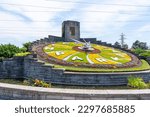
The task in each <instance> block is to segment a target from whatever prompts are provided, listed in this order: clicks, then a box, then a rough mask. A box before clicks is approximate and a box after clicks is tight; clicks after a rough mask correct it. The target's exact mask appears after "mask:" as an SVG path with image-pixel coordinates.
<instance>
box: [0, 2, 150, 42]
mask: <svg viewBox="0 0 150 117" xmlns="http://www.w3.org/2000/svg"><path fill="white" fill-rule="evenodd" d="M72 1H73V0H72ZM78 1H83V0H78ZM73 2H75V1H73ZM85 2H97V3H101V4H133V5H146V4H149V5H150V1H149V0H142V1H141V0H132V1H131V0H121V1H120V0H112V1H111V2H110V0H105V1H104V0H103V1H99V0H97V1H89V0H88V1H85ZM0 3H12V4H14V5H6V4H0V7H3V8H5V9H6V10H8V11H10V12H9V13H8V12H7V13H6V12H4V11H1V10H0V16H1V17H0V20H17V22H16V21H0V34H1V37H0V43H2V42H3V43H5V42H6V43H7V42H8V41H9V40H10V39H9V38H12V39H13V40H15V41H17V44H19V43H20V44H21V43H23V42H25V41H32V40H36V39H38V38H43V37H46V36H47V35H49V34H51V35H59V36H60V35H61V21H63V20H68V19H70V20H79V21H81V31H83V33H82V32H81V33H82V36H85V37H98V38H99V37H102V40H104V41H109V42H114V41H117V40H118V38H119V35H120V33H121V32H122V31H125V32H127V33H131V32H130V31H128V30H129V29H130V28H131V30H133V29H134V27H135V26H136V25H137V23H135V22H133V23H132V22H128V21H131V20H138V19H140V20H145V18H144V17H143V18H142V17H141V16H140V15H129V14H130V13H136V14H140V13H141V14H144V12H147V11H148V10H149V9H148V7H136V6H132V7H131V6H121V5H112V6H111V5H98V4H75V3H65V2H55V1H46V0H11V2H10V0H0ZM15 4H21V5H32V6H43V7H29V6H21V5H20V6H16V5H15ZM44 7H45V8H44ZM54 8H59V9H54ZM61 8H64V9H61ZM64 10H65V11H66V10H68V11H71V12H64ZM27 11H28V12H27ZM31 11H35V12H31ZM36 11H57V12H36ZM86 11H110V12H114V13H104V12H86ZM11 12H12V13H11ZM15 13H18V15H15ZM120 13H129V14H120ZM26 19H31V21H26ZM18 20H21V21H18ZM32 21H33V22H32ZM35 21H52V22H35ZM84 21H85V22H84ZM86 21H87V22H86ZM89 21H91V22H89ZM92 21H93V22H92ZM116 21H122V22H116ZM147 25H148V24H142V25H141V26H140V29H135V31H133V33H137V32H139V31H141V30H147V29H148V28H149V26H147ZM131 26H132V27H131ZM141 27H142V28H143V29H142V28H141ZM7 32H8V33H7ZM84 32H86V33H84ZM87 32H89V33H87ZM11 33H13V34H11ZM141 33H142V31H141ZM133 35H136V34H132V35H131V37H129V39H130V38H132V37H133V38H136V36H133ZM117 36H118V37H117ZM133 38H132V39H133ZM4 39H5V40H4ZM7 39H8V40H7ZM136 39H140V38H139V37H137V38H136ZM134 40H135V39H133V41H134ZM127 42H128V41H127Z"/></svg>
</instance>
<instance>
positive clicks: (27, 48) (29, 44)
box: [23, 42, 31, 52]
mask: <svg viewBox="0 0 150 117" xmlns="http://www.w3.org/2000/svg"><path fill="white" fill-rule="evenodd" d="M30 46H31V42H27V43H24V44H23V48H24V49H25V50H26V52H28V51H29V47H30Z"/></svg>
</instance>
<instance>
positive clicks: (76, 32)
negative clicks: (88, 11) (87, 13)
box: [62, 20, 80, 41]
mask: <svg viewBox="0 0 150 117" xmlns="http://www.w3.org/2000/svg"><path fill="white" fill-rule="evenodd" d="M62 37H63V38H65V41H71V40H70V39H76V40H80V22H77V21H69V20H68V21H64V22H63V23H62Z"/></svg>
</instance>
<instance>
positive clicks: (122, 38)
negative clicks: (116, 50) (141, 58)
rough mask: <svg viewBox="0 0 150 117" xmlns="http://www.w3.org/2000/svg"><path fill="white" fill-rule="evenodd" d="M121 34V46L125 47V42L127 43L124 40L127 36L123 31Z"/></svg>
mask: <svg viewBox="0 0 150 117" xmlns="http://www.w3.org/2000/svg"><path fill="white" fill-rule="evenodd" d="M120 36H121V39H120V40H121V47H122V48H123V47H124V44H125V43H124V40H125V39H126V38H125V35H124V34H123V33H122V34H121V35H120Z"/></svg>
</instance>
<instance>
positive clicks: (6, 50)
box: [0, 44, 20, 58]
mask: <svg viewBox="0 0 150 117" xmlns="http://www.w3.org/2000/svg"><path fill="white" fill-rule="evenodd" d="M19 52H20V49H19V47H17V46H15V45H11V44H5V45H3V44H1V45H0V57H4V58H11V57H13V56H14V55H15V54H16V53H19Z"/></svg>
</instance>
